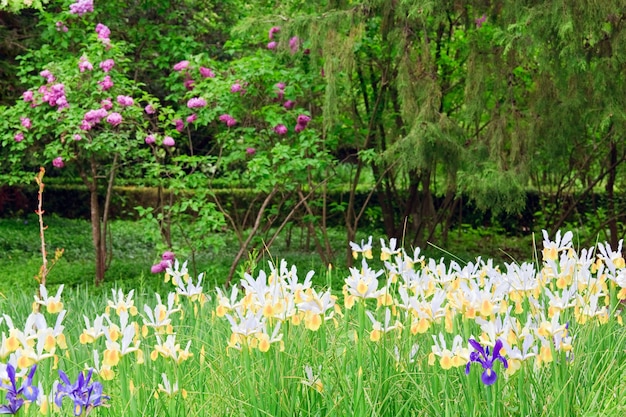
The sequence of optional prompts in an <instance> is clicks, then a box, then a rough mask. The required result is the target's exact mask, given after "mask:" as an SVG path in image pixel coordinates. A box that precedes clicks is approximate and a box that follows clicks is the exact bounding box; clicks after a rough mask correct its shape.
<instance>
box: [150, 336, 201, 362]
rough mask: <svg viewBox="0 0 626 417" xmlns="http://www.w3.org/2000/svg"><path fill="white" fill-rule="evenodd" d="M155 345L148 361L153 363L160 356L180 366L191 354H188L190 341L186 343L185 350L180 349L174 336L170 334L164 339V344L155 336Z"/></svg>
mask: <svg viewBox="0 0 626 417" xmlns="http://www.w3.org/2000/svg"><path fill="white" fill-rule="evenodd" d="M156 339H157V344H156V345H155V346H154V350H153V351H152V353H151V354H150V359H152V360H153V361H154V360H156V359H157V358H158V356H159V355H161V356H162V357H163V358H166V359H167V358H169V359H172V360H173V361H174V362H176V363H178V364H180V363H182V362H183V361H186V360H187V359H189V358H190V357H191V356H193V353H191V352H189V349H190V348H191V340H190V341H188V342H187V346H185V349H181V348H180V344H178V343H176V335H175V334H170V335H168V336H167V338H166V339H165V342H162V341H161V338H160V337H159V335H158V334H157V335H156Z"/></svg>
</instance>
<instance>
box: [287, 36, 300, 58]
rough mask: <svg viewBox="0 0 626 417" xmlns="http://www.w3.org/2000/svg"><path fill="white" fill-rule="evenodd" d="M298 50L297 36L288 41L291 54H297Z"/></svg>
mask: <svg viewBox="0 0 626 417" xmlns="http://www.w3.org/2000/svg"><path fill="white" fill-rule="evenodd" d="M298 48H300V39H298V37H297V36H294V37H293V38H291V39H289V49H291V53H292V54H295V53H296V52H298Z"/></svg>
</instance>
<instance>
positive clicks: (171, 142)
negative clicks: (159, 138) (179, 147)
mask: <svg viewBox="0 0 626 417" xmlns="http://www.w3.org/2000/svg"><path fill="white" fill-rule="evenodd" d="M174 145H176V142H175V141H174V138H173V137H171V136H165V137H164V138H163V146H168V147H172V146H174Z"/></svg>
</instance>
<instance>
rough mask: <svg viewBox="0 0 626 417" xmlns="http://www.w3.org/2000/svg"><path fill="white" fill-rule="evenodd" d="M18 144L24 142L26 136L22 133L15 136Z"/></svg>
mask: <svg viewBox="0 0 626 417" xmlns="http://www.w3.org/2000/svg"><path fill="white" fill-rule="evenodd" d="M13 139H15V141H16V142H21V141H23V140H24V134H23V133H22V132H17V133H16V134H15V136H13Z"/></svg>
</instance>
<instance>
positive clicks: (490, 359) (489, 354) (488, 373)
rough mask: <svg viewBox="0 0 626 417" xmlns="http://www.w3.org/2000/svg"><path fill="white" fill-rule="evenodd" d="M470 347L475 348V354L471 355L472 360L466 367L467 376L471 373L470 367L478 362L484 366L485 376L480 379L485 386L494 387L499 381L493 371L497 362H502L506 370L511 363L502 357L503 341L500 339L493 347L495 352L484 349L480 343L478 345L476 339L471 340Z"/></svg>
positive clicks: (487, 348)
mask: <svg viewBox="0 0 626 417" xmlns="http://www.w3.org/2000/svg"><path fill="white" fill-rule="evenodd" d="M469 343H470V345H472V347H473V348H474V352H472V353H470V360H469V362H468V363H467V365H466V366H465V374H466V375H468V374H469V372H470V366H471V365H472V362H477V363H479V364H481V365H482V366H483V369H484V371H483V374H482V375H481V377H480V379H482V381H483V384H485V385H492V384H494V383H495V382H496V380H497V379H498V375H497V374H496V372H495V371H494V370H493V364H494V362H495V361H496V360H499V361H500V362H502V364H503V365H504V367H505V368H508V367H509V363H508V362H507V360H506V358H505V357H504V356H502V355H500V350H502V341H501V340H500V339H498V340H496V344H495V346H494V347H493V351H490V350H489V346H487V347H486V348H483V347H482V345H481V344H480V343H478V342H477V341H476V340H474V339H470V340H469Z"/></svg>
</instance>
